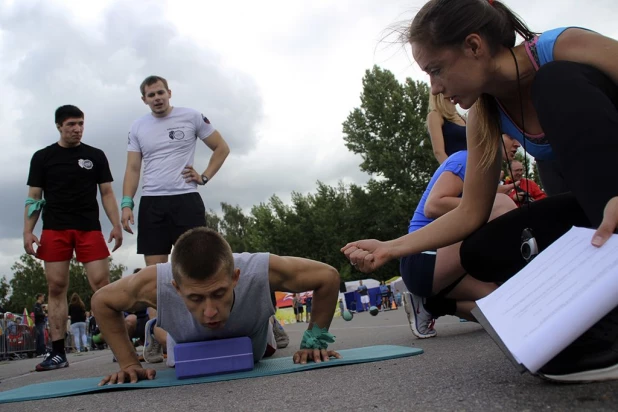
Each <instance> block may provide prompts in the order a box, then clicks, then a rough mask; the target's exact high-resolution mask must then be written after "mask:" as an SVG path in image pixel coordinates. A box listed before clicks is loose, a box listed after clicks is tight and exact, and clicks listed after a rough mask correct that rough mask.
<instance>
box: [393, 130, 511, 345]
mask: <svg viewBox="0 0 618 412" xmlns="http://www.w3.org/2000/svg"><path fill="white" fill-rule="evenodd" d="M503 141H504V149H505V152H504V158H505V160H512V158H513V156H514V155H515V152H517V149H518V147H519V143H518V142H517V141H516V140H514V139H511V138H510V137H509V136H507V135H504V136H503ZM466 157H467V151H465V150H462V151H459V152H456V153H454V154H452V155H451V156H449V157H448V158H447V159H446V160H445V161H444V162H443V163H442V164H441V165H440V167H439V168H438V170H436V172H435V173H434V175H433V177H432V178H431V180H430V182H429V185H428V186H427V189H426V190H425V193H423V196H422V197H421V201H420V202H419V204H418V206H417V208H416V211H415V212H414V215H413V217H412V220H411V221H410V226H409V228H408V233H412V232H414V231H416V230H418V229H421V228H423V227H425V226H427V225H428V224H429V223H431V222H432V221H433V220H434V219H437V218H438V217H440V216H442V215H444V214H446V213H448V212H450V211H451V210H453V209H455V208H456V207H457V205H459V202H460V201H461V195H462V192H463V182H464V176H465V173H466ZM515 208H516V205H515V203H514V202H513V201H512V200H511V199H510V198H509V197H508V196H506V195H504V194H497V195H496V199H495V201H494V206H493V209H492V212H491V215H490V217H489V220H492V219H494V218H496V217H498V216H500V215H502V214H504V213H506V212H508V211H510V210H513V209H515ZM460 246H461V242H458V243H455V244H454V245H451V246H447V247H443V248H440V249H437V250H427V251H424V252H422V253H417V254H414V255H408V256H404V257H403V258H402V259H401V264H400V272H401V277H402V279H403V281H404V283H405V285H406V287H407V288H408V290H409V292H408V293H404V294H403V300H404V308H405V310H406V313H407V315H408V321H409V323H410V329H411V330H412V333H414V335H415V336H417V337H418V338H421V339H424V338H431V337H434V336H436V331H435V329H434V328H433V324H434V319H436V318H438V317H439V316H443V315H456V316H459V317H461V318H464V319H468V320H474V318H473V317H472V316H471V315H470V310H472V309H473V308H474V306H475V303H474V301H476V300H478V299H481V298H483V297H485V296H487V295H488V294H490V293H491V292H492V291H493V290H495V289H496V287H497V286H496V284H495V283H490V282H481V281H479V280H477V279H474V278H472V277H470V276H468V275H466V273H465V270H464V269H463V267H462V266H461V261H460V258H459V248H460Z"/></svg>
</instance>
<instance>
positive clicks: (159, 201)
mask: <svg viewBox="0 0 618 412" xmlns="http://www.w3.org/2000/svg"><path fill="white" fill-rule="evenodd" d="M140 90H141V92H142V100H143V101H144V103H145V104H147V105H148V106H149V107H150V109H151V111H152V112H151V113H149V114H147V115H145V116H142V117H140V118H139V119H137V120H136V121H135V122H133V125H132V126H131V131H130V132H129V145H128V156H127V168H126V171H125V175H124V183H123V190H122V191H123V199H122V205H121V207H122V226H123V228H124V230H126V231H127V232H129V233H133V231H132V230H131V226H130V225H132V224H134V216H133V197H134V196H135V192H136V191H137V185H138V184H139V179H140V170H141V166H142V161H143V162H144V176H143V185H142V198H141V201H140V205H139V214H138V225H137V253H138V254H140V255H144V260H145V262H146V265H147V266H150V265H154V264H157V263H165V262H167V260H168V255H169V254H170V252H171V250H172V245H173V244H174V243H175V242H176V239H178V237H179V236H180V235H181V234H183V233H184V232H186V231H187V230H189V229H192V228H194V227H198V226H205V225H206V210H205V208H204V203H203V201H202V198H201V196H200V194H199V192H198V186H204V185H205V184H206V183H207V182H208V181H209V180H211V179H212V178H213V177H214V176H215V174H216V173H217V171H218V170H219V169H220V168H221V165H223V162H224V161H225V159H226V157H227V156H228V154H229V153H230V149H229V147H228V145H227V143H226V142H225V140H223V137H221V134H220V133H219V132H218V131H217V130H215V128H214V127H213V126H212V125H211V124H210V121H209V120H208V119H207V118H206V117H205V116H204V115H203V114H201V113H200V112H198V111H196V110H193V109H188V108H184V107H173V106H171V105H170V98H171V97H172V91H171V90H169V87H168V84H167V81H166V80H165V79H164V78H162V77H159V76H150V77H147V78H146V79H145V80H144V81H143V82H142V84H141V86H140ZM198 139H199V140H201V141H202V142H204V143H205V144H206V146H208V147H209V148H210V149H211V150H212V152H213V153H212V156H211V158H210V162H209V163H208V167H207V168H206V170H204V171H203V172H198V171H196V169H194V167H193V161H194V157H195V147H196V143H197V140H198Z"/></svg>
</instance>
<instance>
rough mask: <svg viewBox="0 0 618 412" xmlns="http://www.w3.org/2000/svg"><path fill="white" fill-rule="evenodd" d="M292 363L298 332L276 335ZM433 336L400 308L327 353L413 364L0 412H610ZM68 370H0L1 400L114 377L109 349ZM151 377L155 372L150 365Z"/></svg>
mask: <svg viewBox="0 0 618 412" xmlns="http://www.w3.org/2000/svg"><path fill="white" fill-rule="evenodd" d="M285 328H286V331H287V332H288V334H289V335H290V345H289V346H288V347H287V348H286V349H280V350H278V351H277V353H276V354H275V356H276V357H284V356H292V354H293V353H294V351H295V349H296V348H298V345H299V343H300V339H301V336H302V333H303V331H304V330H305V329H306V324H303V323H300V324H292V325H286V326H285ZM436 330H437V331H438V336H437V337H435V338H431V339H424V340H420V339H416V338H415V337H414V336H413V335H412V333H411V332H410V329H409V328H408V326H407V322H406V316H405V312H404V311H403V309H400V310H394V311H387V312H382V313H379V314H378V315H377V316H375V317H374V316H371V315H370V314H369V313H361V314H356V315H355V316H354V319H353V320H351V321H349V322H346V321H344V320H343V319H340V318H336V319H335V320H334V321H333V324H332V326H331V332H332V333H333V334H334V335H335V336H336V337H337V340H336V343H334V344H333V345H331V348H332V349H334V350H338V349H348V348H355V347H364V346H372V345H383V344H390V345H404V346H413V347H419V348H422V349H423V350H424V353H423V354H422V355H418V356H412V357H408V358H403V359H396V360H389V361H384V362H375V363H365V364H359V365H349V366H340V367H335V368H324V369H317V370H312V371H305V372H299V373H293V374H286V375H279V376H270V377H261V378H253V379H242V380H235V381H227V382H216V383H207V384H199V385H184V386H177V387H167V388H157V389H139V390H126V391H111V392H100V393H94V394H89V395H80V396H71V397H65V398H56V399H47V400H43V401H31V402H22V403H11V404H3V405H0V411H4V410H6V411H11V412H18V411H42V412H43V411H44V412H68V411H102V410H105V411H107V410H113V411H131V412H138V411H147V412H152V411H194V410H195V411H197V410H208V411H335V410H336V411H346V412H348V411H368V410H371V411H412V410H414V411H540V410H544V411H552V410H553V411H582V410H595V411H616V410H618V381H614V382H604V383H594V384H555V383H549V382H546V381H543V380H540V379H538V378H536V377H534V376H531V375H530V374H523V375H522V374H519V373H518V372H517V371H516V370H515V368H514V367H513V366H512V365H511V363H510V362H509V361H508V360H507V358H506V357H505V356H504V354H503V353H502V352H501V351H500V349H499V348H498V347H497V346H496V345H495V343H494V342H493V341H492V340H491V339H490V338H489V336H488V335H487V334H486V333H485V331H483V329H482V328H481V327H480V326H479V325H477V324H475V323H472V322H460V321H459V319H458V318H454V317H444V318H441V319H439V320H438V322H437V323H436ZM68 356H69V362H70V367H68V368H65V369H62V370H56V371H50V372H34V371H33V370H34V366H35V365H36V363H38V362H40V359H26V360H19V361H10V362H3V363H1V364H0V391H6V390H10V389H14V388H18V387H21V386H24V385H30V384H34V383H40V382H46V381H52V380H61V379H75V378H84V377H96V376H103V375H105V374H109V373H112V372H114V371H115V370H116V369H117V367H118V364H116V363H113V362H112V354H111V352H110V351H109V350H104V351H94V352H88V353H86V354H83V355H75V354H70V355H68ZM153 367H154V368H155V369H163V368H165V365H164V364H157V365H153Z"/></svg>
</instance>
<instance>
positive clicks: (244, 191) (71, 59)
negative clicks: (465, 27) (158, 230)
mask: <svg viewBox="0 0 618 412" xmlns="http://www.w3.org/2000/svg"><path fill="white" fill-rule="evenodd" d="M423 3H424V1H418V0H408V1H403V0H380V1H377V0H328V1H325V0H311V1H308V0H298V1H279V0H277V1H262V2H254V1H234V0H228V1H225V2H221V1H218V2H214V1H205V2H196V1H192V0H191V1H185V0H174V1H169V2H165V1H147V0H131V1H128V0H126V1H107V0H98V1H97V2H87V1H80V0H45V1H31V0H13V1H11V0H0V61H1V62H2V63H1V64H0V81H1V82H2V85H3V88H2V99H1V102H2V103H1V104H0V124H1V125H2V128H1V129H0V130H1V131H0V138H1V141H2V150H0V162H1V164H2V171H3V173H0V185H1V188H2V196H0V210H2V215H1V217H0V275H6V276H7V277H8V278H10V277H11V276H12V274H11V270H10V267H11V265H12V264H13V263H14V262H15V261H17V260H18V258H19V256H20V255H21V254H22V253H23V246H22V237H21V235H22V230H23V210H24V208H23V205H24V200H25V198H26V194H27V187H26V179H27V174H28V166H29V162H30V159H31V156H32V154H33V153H34V152H35V151H36V150H38V149H40V148H43V147H45V146H47V145H49V144H52V143H54V142H55V141H57V140H58V133H57V130H56V129H55V127H54V119H53V114H54V110H55V109H56V108H57V107H58V106H60V105H63V104H74V105H77V106H79V107H80V108H81V109H82V110H83V111H84V112H85V114H86V122H85V133H84V138H83V141H84V142H85V143H87V144H90V145H93V146H95V147H98V148H100V149H102V150H104V151H105V153H106V155H107V157H108V159H109V161H110V167H111V170H112V174H113V176H114V179H115V181H114V185H113V187H114V190H115V193H116V197H117V198H118V199H120V197H121V196H122V179H123V175H124V167H125V160H126V136H127V133H128V130H129V127H130V125H131V122H132V121H133V120H134V119H136V118H137V117H139V116H141V115H143V114H145V113H147V112H148V111H147V106H145V105H144V104H143V103H142V102H141V100H140V93H139V84H140V82H141V81H142V80H143V78H144V77H146V76H148V75H151V74H157V75H160V76H163V77H165V78H167V79H168V81H169V86H170V89H172V91H173V98H172V100H171V101H172V104H173V105H175V106H186V107H191V108H194V109H196V110H199V111H200V112H202V113H204V114H205V115H206V116H207V117H208V118H209V119H210V120H211V122H212V123H213V125H214V126H215V127H216V128H217V129H218V130H219V131H220V132H221V134H222V135H223V137H224V138H225V139H226V140H227V142H228V143H229V145H230V147H231V151H232V152H231V155H230V157H229V158H228V160H227V161H226V162H225V164H224V166H223V168H222V169H221V170H220V172H219V174H217V176H215V178H214V179H213V180H212V181H211V182H209V183H208V185H207V186H206V187H203V188H200V193H201V195H202V197H203V199H204V202H205V204H206V208H207V209H213V210H215V211H217V212H219V210H220V207H219V205H220V203H221V202H227V203H231V204H234V205H240V206H241V207H242V208H243V209H245V210H248V209H249V208H250V207H251V206H252V205H255V204H258V203H260V202H266V201H267V200H268V198H269V197H270V196H272V195H273V194H277V195H278V196H280V197H281V198H282V199H284V200H285V201H288V200H289V195H290V193H291V192H292V191H297V192H302V193H308V192H311V191H313V190H314V188H315V185H316V181H318V180H320V181H323V182H325V183H328V184H336V183H337V181H339V180H342V181H344V182H346V183H351V182H354V183H358V184H363V183H364V182H366V181H367V179H368V176H366V175H365V174H363V173H361V172H360V170H359V167H358V165H359V163H360V161H361V159H360V157H358V156H356V155H353V154H351V153H350V152H348V151H347V149H346V148H345V146H344V143H343V139H342V132H341V129H342V127H341V124H342V122H343V121H344V120H345V119H346V116H347V115H348V113H349V112H350V111H351V110H352V109H353V108H354V107H357V106H358V105H359V103H360V101H359V95H360V93H361V91H362V84H361V80H362V77H363V75H364V71H365V70H366V69H369V68H371V67H372V65H374V64H378V65H380V66H382V67H383V68H386V69H389V70H391V71H392V72H394V73H395V75H396V76H397V77H398V78H399V79H401V80H403V79H405V77H412V78H413V79H416V80H423V81H427V77H426V76H425V75H424V74H423V73H422V72H421V71H420V70H419V69H418V67H416V66H415V65H414V64H413V61H412V60H411V57H410V53H409V49H404V48H402V47H401V46H397V45H389V44H388V43H385V42H380V39H381V38H383V36H384V34H385V30H387V29H388V27H389V26H391V25H393V24H394V23H397V22H400V21H406V20H409V19H411V18H412V17H413V15H414V13H415V11H416V10H418V8H419V7H420V6H421V5H422V4H423ZM506 3H507V4H508V5H509V6H511V7H512V8H513V9H514V10H515V11H516V12H517V13H518V14H519V15H520V16H522V17H523V18H524V20H525V21H526V22H527V23H528V24H529V25H530V27H531V28H532V29H533V30H535V31H543V30H547V29H550V28H554V27H558V26H565V25H578V26H584V27H588V28H591V29H594V30H597V31H599V32H601V33H603V34H606V35H608V36H611V37H614V38H618V28H616V24H615V22H616V20H617V18H618V3H616V2H615V1H613V0H597V1H594V2H585V3H583V2H581V1H579V0H570V1H569V0H545V1H542V2H539V1H536V0H535V1H532V0H512V1H507V2H506ZM386 32H388V31H386ZM209 154H210V151H209V150H208V149H207V147H206V146H205V145H203V144H201V143H200V144H199V145H198V148H197V151H196V160H195V165H196V166H197V168H198V170H203V169H205V168H206V165H207V163H208V159H209ZM138 196H139V192H138ZM411 212H412V211H411ZM101 221H102V223H103V230H104V233H105V236H108V234H109V231H110V229H111V227H110V224H109V221H108V220H107V217H106V216H105V214H104V212H103V209H102V208H101ZM40 230H41V222H40V221H39V223H38V224H37V227H36V229H35V233H36V234H37V235H39V234H40ZM341 246H342V245H333V247H337V248H339V247H341ZM113 257H114V260H115V261H116V262H119V263H123V264H125V265H126V266H128V267H129V270H131V269H132V268H134V267H138V266H141V265H143V258H142V256H138V255H136V243H135V236H132V235H129V234H125V243H124V245H123V246H122V248H121V249H120V250H118V251H116V252H115V253H114V255H113Z"/></svg>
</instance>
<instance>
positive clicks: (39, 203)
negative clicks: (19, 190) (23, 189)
mask: <svg viewBox="0 0 618 412" xmlns="http://www.w3.org/2000/svg"><path fill="white" fill-rule="evenodd" d="M45 203H47V202H46V201H45V199H39V200H36V199H33V198H31V197H29V198H27V199H26V206H28V217H30V216H32V214H33V213H34V212H38V211H39V210H41V209H43V206H45Z"/></svg>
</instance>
